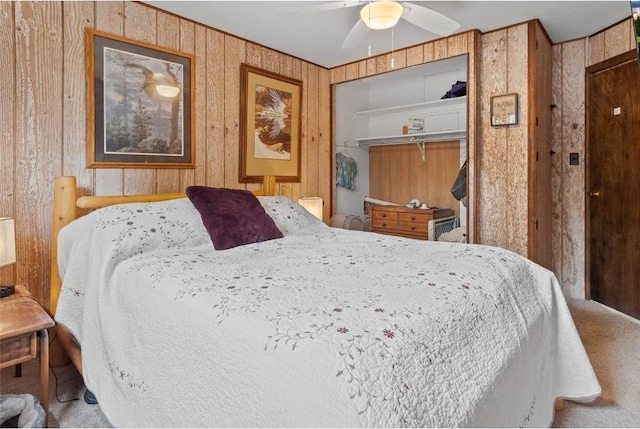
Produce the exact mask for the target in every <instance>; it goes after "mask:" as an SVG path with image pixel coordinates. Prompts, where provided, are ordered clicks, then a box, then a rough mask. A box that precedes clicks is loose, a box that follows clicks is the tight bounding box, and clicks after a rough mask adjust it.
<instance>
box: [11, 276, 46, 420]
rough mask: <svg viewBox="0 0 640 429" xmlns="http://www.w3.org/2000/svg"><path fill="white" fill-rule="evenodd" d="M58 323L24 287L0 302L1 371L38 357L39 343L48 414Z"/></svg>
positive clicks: (42, 393)
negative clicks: (51, 353) (51, 340)
mask: <svg viewBox="0 0 640 429" xmlns="http://www.w3.org/2000/svg"><path fill="white" fill-rule="evenodd" d="M54 325H55V322H54V321H53V320H52V319H51V317H49V314H48V313H47V312H46V311H45V310H44V309H43V308H42V307H41V306H40V304H39V303H38V301H36V300H35V299H33V298H32V297H31V294H29V291H27V289H26V288H25V287H24V286H21V285H17V286H16V292H15V293H14V294H13V295H9V296H7V297H5V298H2V299H0V368H5V367H8V366H12V365H19V364H22V363H23V362H27V361H29V360H31V359H35V358H36V357H37V356H38V350H37V343H38V338H39V339H40V403H41V404H42V407H43V408H44V411H45V413H46V414H45V415H46V419H47V420H46V421H47V422H48V420H49V419H48V414H49V334H48V331H47V328H51V327H52V326H54Z"/></svg>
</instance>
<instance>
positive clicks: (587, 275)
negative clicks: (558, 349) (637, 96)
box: [584, 49, 640, 300]
mask: <svg viewBox="0 0 640 429" xmlns="http://www.w3.org/2000/svg"><path fill="white" fill-rule="evenodd" d="M629 61H636V62H638V53H637V51H636V50H635V49H632V50H631V51H628V52H625V53H623V54H620V55H616V56H615V57H612V58H609V59H608V60H605V61H602V62H600V63H597V64H593V65H591V66H589V67H587V68H586V69H585V86H584V92H585V97H584V98H585V110H584V111H585V134H586V135H585V164H584V165H585V172H584V210H585V212H584V219H585V228H584V243H585V246H584V252H585V255H584V256H585V270H584V295H585V296H584V297H585V299H587V300H590V299H591V246H590V245H589V243H590V242H591V214H590V213H591V207H590V206H589V201H590V198H589V191H590V189H589V188H588V185H589V183H590V180H589V179H590V177H589V171H590V169H589V165H590V162H589V147H590V142H589V135H590V132H589V126H590V124H589V102H590V98H589V87H590V83H591V76H592V75H594V74H596V73H598V72H601V71H603V70H606V69H610V68H613V67H617V66H620V65H622V64H624V63H627V62H629ZM638 67H640V64H639V65H638Z"/></svg>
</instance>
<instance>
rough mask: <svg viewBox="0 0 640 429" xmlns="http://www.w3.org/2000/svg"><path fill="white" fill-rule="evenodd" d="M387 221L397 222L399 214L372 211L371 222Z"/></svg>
mask: <svg viewBox="0 0 640 429" xmlns="http://www.w3.org/2000/svg"><path fill="white" fill-rule="evenodd" d="M377 219H378V220H381V221H382V220H386V221H391V222H395V221H397V220H398V213H397V212H393V211H383V210H372V211H371V221H372V222H373V221H375V220H377Z"/></svg>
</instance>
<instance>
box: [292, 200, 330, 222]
mask: <svg viewBox="0 0 640 429" xmlns="http://www.w3.org/2000/svg"><path fill="white" fill-rule="evenodd" d="M298 204H300V205H301V206H302V207H304V208H305V209H307V211H308V212H309V213H311V214H312V215H314V216H315V217H317V218H318V219H320V220H322V205H323V204H324V201H322V198H321V197H304V198H300V199H299V200H298Z"/></svg>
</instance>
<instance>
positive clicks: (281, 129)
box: [239, 64, 302, 183]
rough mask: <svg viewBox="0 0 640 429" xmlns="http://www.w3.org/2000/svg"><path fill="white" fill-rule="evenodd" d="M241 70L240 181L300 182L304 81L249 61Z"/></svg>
mask: <svg viewBox="0 0 640 429" xmlns="http://www.w3.org/2000/svg"><path fill="white" fill-rule="evenodd" d="M240 73H241V76H240V116H241V118H240V170H239V171H240V174H239V180H240V182H243V183H247V182H261V181H262V177H263V176H276V181H278V182H300V151H301V138H300V135H301V132H300V128H301V109H302V82H301V81H298V80H295V79H292V78H289V77H286V76H281V75H278V74H275V73H271V72H268V71H265V70H261V69H258V68H255V67H252V66H249V65H247V64H242V65H241V70H240Z"/></svg>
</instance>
